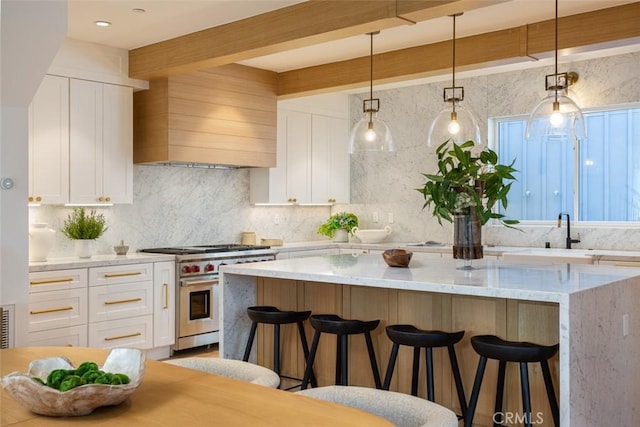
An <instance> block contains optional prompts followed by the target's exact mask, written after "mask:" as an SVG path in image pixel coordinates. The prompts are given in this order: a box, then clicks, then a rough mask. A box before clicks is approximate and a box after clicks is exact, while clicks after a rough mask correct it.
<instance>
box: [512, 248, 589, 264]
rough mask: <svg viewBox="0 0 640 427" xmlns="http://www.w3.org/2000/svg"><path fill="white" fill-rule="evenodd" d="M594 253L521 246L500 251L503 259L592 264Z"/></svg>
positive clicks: (583, 250) (584, 250) (579, 250)
mask: <svg viewBox="0 0 640 427" xmlns="http://www.w3.org/2000/svg"><path fill="white" fill-rule="evenodd" d="M594 256H595V253H594V252H593V251H591V250H588V249H559V248H553V249H547V248H523V249H522V250H515V251H508V252H503V253H502V258H503V259H505V260H512V261H519V262H551V263H553V264H567V263H568V264H593V259H594Z"/></svg>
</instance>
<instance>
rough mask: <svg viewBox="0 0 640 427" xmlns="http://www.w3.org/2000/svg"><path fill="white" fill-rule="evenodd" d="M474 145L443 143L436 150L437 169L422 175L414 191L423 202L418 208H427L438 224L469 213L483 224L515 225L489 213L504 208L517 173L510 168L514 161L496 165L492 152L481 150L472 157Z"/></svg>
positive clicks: (513, 222) (513, 221)
mask: <svg viewBox="0 0 640 427" xmlns="http://www.w3.org/2000/svg"><path fill="white" fill-rule="evenodd" d="M475 146H476V144H475V143H474V142H473V141H466V142H464V143H463V144H460V145H458V144H454V143H453V142H452V141H451V140H447V141H446V142H444V143H443V144H441V145H440V146H439V147H438V148H437V149H436V155H437V156H438V170H437V172H436V173H435V174H426V173H425V174H422V175H423V176H424V177H425V178H426V182H425V184H424V186H423V187H422V188H417V189H416V190H417V191H419V192H420V193H421V194H422V195H423V196H424V199H425V203H424V205H423V207H422V208H423V209H425V208H428V207H430V208H431V213H432V214H433V216H435V217H436V218H437V219H438V222H439V223H440V224H442V220H446V221H449V222H453V217H452V216H453V215H466V214H470V213H471V212H472V210H475V213H476V215H477V216H478V218H479V219H480V221H481V223H482V224H483V225H484V224H486V223H487V222H488V221H489V220H490V219H497V220H499V221H500V222H501V223H502V224H504V225H506V226H511V225H514V224H518V223H519V221H517V220H513V219H506V218H505V216H504V215H502V214H500V213H497V212H494V211H493V209H494V207H495V206H496V205H497V204H500V205H502V207H503V208H505V209H506V208H507V194H508V193H509V190H510V189H511V181H514V180H515V177H514V176H513V173H514V172H517V170H516V169H514V168H513V163H514V162H515V160H514V161H513V162H511V164H509V165H503V164H500V163H498V154H497V153H496V152H495V151H493V150H491V149H489V148H485V149H483V150H480V152H479V154H477V155H476V154H474V153H473V152H472V150H473V148H474V147H475Z"/></svg>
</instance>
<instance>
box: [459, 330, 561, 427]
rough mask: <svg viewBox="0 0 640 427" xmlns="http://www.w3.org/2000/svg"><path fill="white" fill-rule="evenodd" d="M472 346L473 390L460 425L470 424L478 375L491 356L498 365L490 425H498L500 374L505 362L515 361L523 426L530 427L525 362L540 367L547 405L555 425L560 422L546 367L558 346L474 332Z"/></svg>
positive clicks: (502, 377) (500, 403)
mask: <svg viewBox="0 0 640 427" xmlns="http://www.w3.org/2000/svg"><path fill="white" fill-rule="evenodd" d="M471 345H472V346H473V349H474V350H475V351H476V353H478V354H479V355H480V361H479V362H478V370H477V371H476V379H475V381H474V382H473V390H472V391H471V399H470V400H469V408H468V409H467V415H466V416H465V423H464V425H465V426H467V427H471V422H472V421H473V416H474V413H475V410H476V405H477V404H478V396H479V394H480V386H481V385H482V377H483V375H484V370H485V367H486V365H487V359H495V360H498V361H499V365H498V388H497V390H496V402H495V412H494V420H493V422H494V424H493V425H494V426H499V425H502V400H503V395H504V375H505V370H506V365H507V362H517V363H519V364H520V387H521V390H522V408H523V411H524V414H523V415H524V417H525V425H526V426H527V427H532V420H531V395H530V392H529V371H528V365H527V364H528V363H535V362H538V363H540V366H541V367H542V376H543V377H544V385H545V387H546V389H547V396H548V398H549V405H550V406H551V413H552V416H553V422H554V424H555V425H556V427H557V426H559V425H560V410H559V408H558V401H557V399H556V394H555V392H554V390H553V382H552V380H551V372H550V370H549V363H548V360H549V359H550V358H551V357H553V355H554V354H556V353H557V351H558V348H559V345H558V344H556V345H550V346H545V345H539V344H533V343H530V342H522V341H505V340H503V339H501V338H498V337H497V336H495V335H478V336H475V337H472V338H471Z"/></svg>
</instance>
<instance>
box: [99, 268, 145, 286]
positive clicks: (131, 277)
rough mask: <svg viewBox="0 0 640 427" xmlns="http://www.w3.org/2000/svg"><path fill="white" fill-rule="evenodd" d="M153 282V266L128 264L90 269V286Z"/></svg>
mask: <svg viewBox="0 0 640 427" xmlns="http://www.w3.org/2000/svg"><path fill="white" fill-rule="evenodd" d="M148 280H153V264H152V263H144V264H127V265H113V266H109V267H94V268H90V269H89V286H102V285H112V284H115V283H132V282H145V281H148Z"/></svg>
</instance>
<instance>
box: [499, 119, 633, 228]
mask: <svg viewBox="0 0 640 427" xmlns="http://www.w3.org/2000/svg"><path fill="white" fill-rule="evenodd" d="M584 118H585V123H586V128H587V140H586V141H582V142H581V143H580V145H579V147H578V150H579V153H578V155H576V153H575V152H574V148H573V144H572V143H570V142H569V141H560V140H556V141H545V142H543V141H529V142H525V140H524V129H525V127H526V118H518V119H513V118H510V119H499V120H496V130H497V135H496V137H497V150H496V151H497V152H498V155H499V156H500V159H501V162H502V163H509V162H511V160H513V159H516V162H515V164H514V167H515V168H516V169H517V170H518V171H519V172H518V173H517V174H516V178H517V179H518V182H515V183H513V185H512V187H511V192H510V193H509V206H508V209H507V210H506V212H505V211H501V213H503V214H506V215H507V216H508V217H509V218H513V219H519V220H555V219H556V218H557V217H558V214H559V213H560V212H568V213H570V214H574V213H577V217H578V219H579V220H582V221H640V109H639V108H633V109H617V110H609V111H592V112H587V113H585V114H584ZM576 162H577V163H576ZM576 166H577V167H578V177H577V182H576V176H575V175H576V174H575V167H576ZM575 188H578V189H579V193H578V194H577V197H576V198H575V199H576V200H577V203H578V209H577V212H576V209H574V191H575V190H574V189H575Z"/></svg>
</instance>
